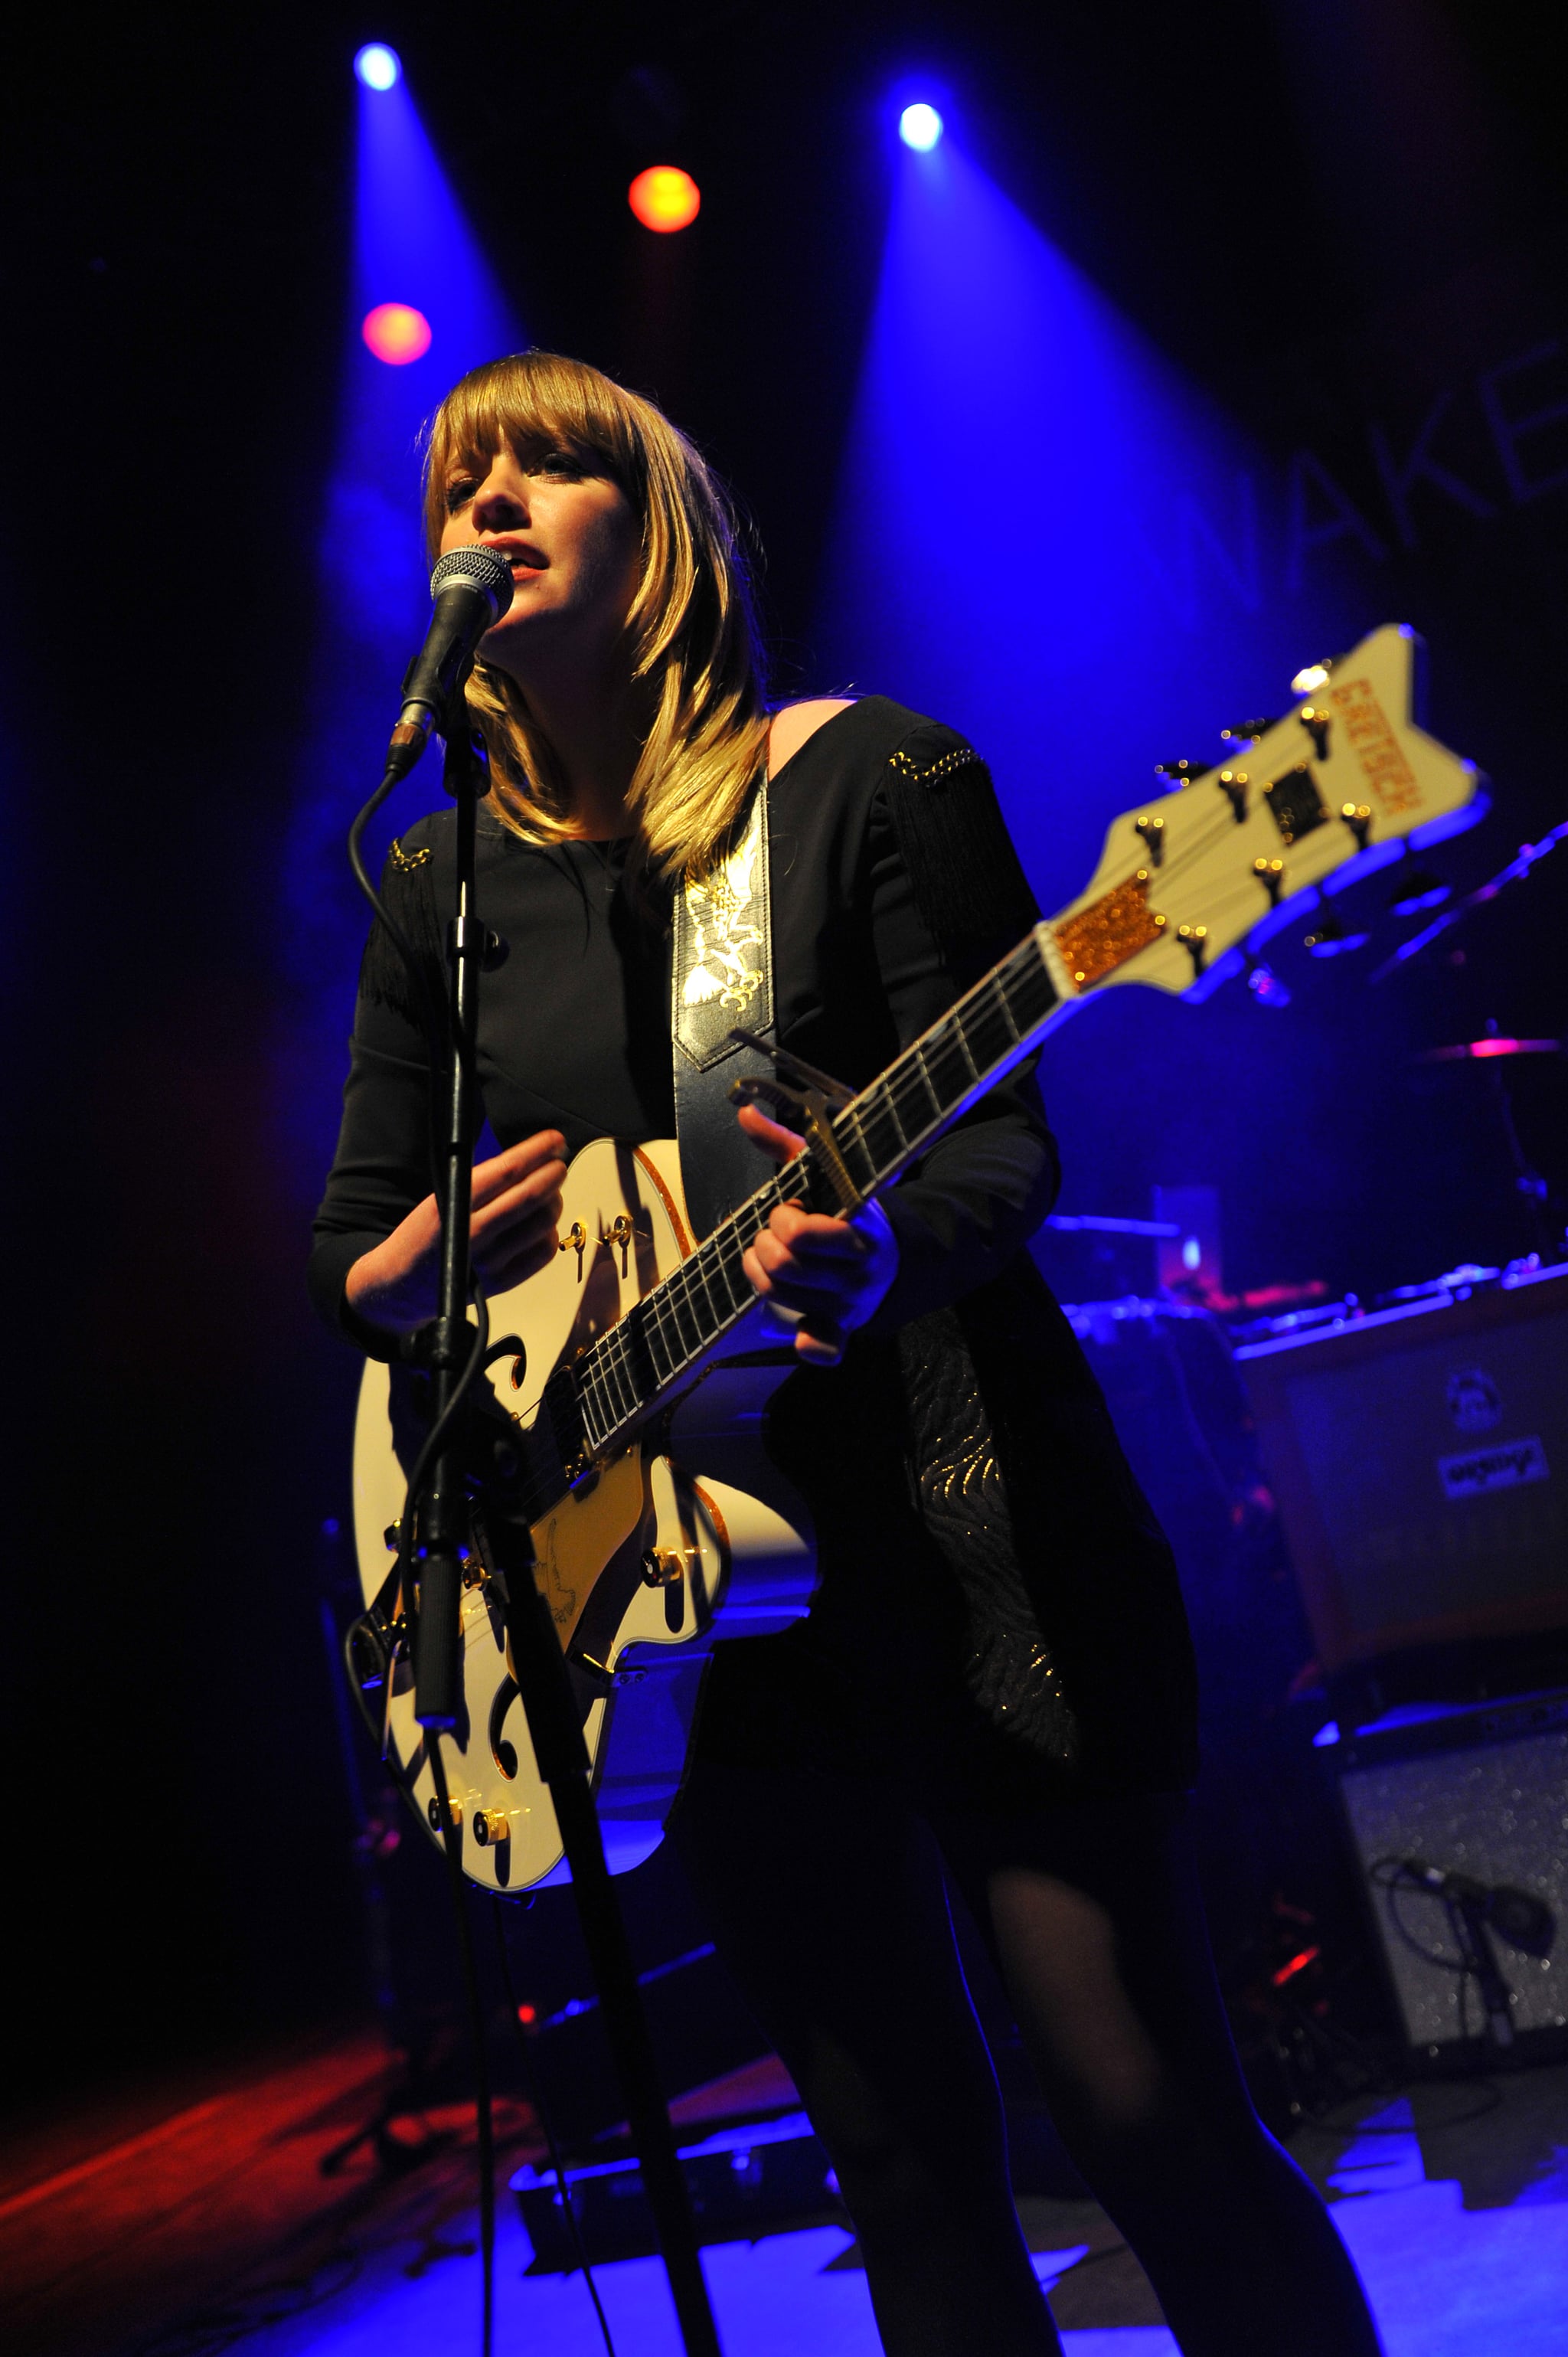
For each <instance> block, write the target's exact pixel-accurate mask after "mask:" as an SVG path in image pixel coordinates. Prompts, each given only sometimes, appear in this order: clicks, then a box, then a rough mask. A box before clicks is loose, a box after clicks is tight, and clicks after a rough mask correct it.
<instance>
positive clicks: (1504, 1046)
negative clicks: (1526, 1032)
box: [1413, 1032, 1563, 1064]
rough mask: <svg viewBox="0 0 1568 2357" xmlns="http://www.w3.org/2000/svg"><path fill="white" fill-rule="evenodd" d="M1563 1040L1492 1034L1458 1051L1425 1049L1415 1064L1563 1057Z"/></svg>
mask: <svg viewBox="0 0 1568 2357" xmlns="http://www.w3.org/2000/svg"><path fill="white" fill-rule="evenodd" d="M1562 1053H1563V1042H1562V1040H1561V1039H1503V1038H1502V1037H1501V1036H1500V1035H1499V1034H1498V1033H1496V1032H1488V1033H1487V1037H1486V1038H1485V1039H1461V1040H1460V1041H1459V1043H1458V1045H1457V1047H1454V1048H1423V1049H1422V1051H1421V1053H1420V1055H1419V1056H1417V1057H1415V1058H1414V1059H1413V1061H1414V1062H1416V1063H1418V1064H1454V1063H1458V1062H1461V1061H1462V1060H1464V1059H1465V1058H1466V1057H1467V1056H1477V1057H1479V1056H1560V1055H1561V1054H1562Z"/></svg>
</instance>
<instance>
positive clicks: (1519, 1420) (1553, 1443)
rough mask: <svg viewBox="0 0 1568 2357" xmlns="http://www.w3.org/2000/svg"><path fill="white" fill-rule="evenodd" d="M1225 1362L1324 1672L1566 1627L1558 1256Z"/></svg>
mask: <svg viewBox="0 0 1568 2357" xmlns="http://www.w3.org/2000/svg"><path fill="white" fill-rule="evenodd" d="M1236 1357H1237V1361H1238V1365H1239V1367H1240V1373H1241V1377H1242V1381H1243V1382H1244V1383H1245V1384H1246V1387H1247V1391H1248V1394H1249V1397H1250V1398H1251V1404H1252V1409H1253V1413H1254V1415H1255V1416H1256V1418H1257V1422H1258V1430H1259V1438H1260V1440H1261V1442H1262V1450H1263V1460H1264V1463H1265V1465H1266V1467H1267V1469H1268V1473H1269V1478H1270V1480H1271V1483H1272V1485H1273V1490H1274V1493H1275V1496H1276V1497H1277V1499H1278V1501H1279V1509H1280V1517H1281V1521H1282V1523H1283V1526H1284V1531H1285V1536H1286V1539H1287V1541H1288V1542H1289V1545H1290V1550H1291V1555H1292V1558H1293V1560H1294V1564H1295V1567H1296V1573H1297V1577H1298V1578H1299V1579H1300V1582H1301V1587H1302V1594H1303V1598H1304V1600H1305V1605H1306V1609H1307V1615H1308V1618H1309V1619H1310V1620H1311V1623H1312V1631H1313V1636H1314V1640H1315V1642H1316V1648H1317V1654H1318V1659H1319V1660H1320V1662H1321V1663H1322V1664H1323V1667H1324V1669H1325V1670H1326V1671H1327V1672H1328V1673H1329V1674H1331V1675H1333V1674H1336V1673H1338V1672H1340V1671H1348V1670H1351V1669H1354V1668H1356V1667H1358V1666H1359V1665H1361V1664H1364V1663H1371V1662H1375V1661H1376V1660H1378V1659H1379V1658H1380V1656H1383V1655H1387V1654H1391V1653H1396V1652H1402V1651H1403V1650H1405V1649H1406V1648H1409V1647H1415V1646H1423V1645H1434V1644H1452V1643H1455V1642H1460V1641H1466V1640H1471V1639H1477V1638H1506V1637H1510V1636H1522V1635H1526V1634H1530V1632H1535V1631H1545V1630H1561V1629H1563V1628H1568V1512H1565V1510H1564V1503H1563V1491H1564V1486H1565V1484H1568V1268H1559V1269H1545V1270H1534V1271H1525V1272H1521V1273H1520V1275H1519V1276H1518V1278H1517V1279H1510V1280H1509V1281H1507V1282H1505V1283H1504V1284H1502V1285H1499V1286H1491V1287H1481V1286H1477V1287H1476V1288H1475V1289H1473V1290H1469V1291H1467V1292H1466V1289H1465V1288H1463V1287H1459V1286H1455V1288H1454V1289H1453V1290H1451V1291H1446V1292H1440V1293H1439V1294H1437V1295H1436V1296H1435V1297H1433V1298H1431V1299H1427V1300H1422V1301H1414V1302H1409V1303H1405V1304H1402V1305H1401V1306H1400V1307H1399V1308H1393V1309H1383V1310H1376V1311H1373V1312H1372V1313H1371V1314H1370V1315H1369V1316H1367V1317H1354V1318H1345V1319H1343V1320H1339V1321H1337V1322H1336V1323H1335V1324H1333V1325H1331V1326H1328V1327H1317V1328H1315V1329H1309V1330H1307V1331H1305V1332H1301V1333H1287V1334H1282V1335H1276V1336H1273V1337H1271V1338H1269V1339H1268V1340H1263V1341H1259V1342H1251V1343H1246V1344H1244V1345H1243V1346H1242V1347H1241V1348H1240V1350H1239V1351H1237V1353H1236Z"/></svg>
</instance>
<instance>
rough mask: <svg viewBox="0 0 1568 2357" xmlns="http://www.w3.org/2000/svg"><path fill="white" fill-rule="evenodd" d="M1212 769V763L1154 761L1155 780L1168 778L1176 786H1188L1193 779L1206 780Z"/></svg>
mask: <svg viewBox="0 0 1568 2357" xmlns="http://www.w3.org/2000/svg"><path fill="white" fill-rule="evenodd" d="M1213 767H1214V764H1213V762H1212V761H1156V762H1155V777H1156V778H1170V779H1171V780H1174V782H1175V783H1176V786H1177V787H1178V788H1180V787H1182V786H1189V785H1190V784H1191V783H1192V780H1194V778H1206V777H1207V776H1208V772H1209V770H1211V769H1212V768H1213Z"/></svg>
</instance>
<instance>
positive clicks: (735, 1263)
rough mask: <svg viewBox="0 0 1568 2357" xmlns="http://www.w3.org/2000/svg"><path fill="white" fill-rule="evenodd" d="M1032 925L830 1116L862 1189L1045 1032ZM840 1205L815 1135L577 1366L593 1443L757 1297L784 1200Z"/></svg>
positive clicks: (638, 1408) (1048, 992)
mask: <svg viewBox="0 0 1568 2357" xmlns="http://www.w3.org/2000/svg"><path fill="white" fill-rule="evenodd" d="M1046 935H1047V928H1046V927H1045V926H1043V925H1040V926H1036V929H1035V931H1033V932H1032V933H1030V934H1029V935H1028V936H1027V938H1026V940H1025V941H1023V942H1020V943H1019V945H1018V947H1017V948H1016V949H1015V951H1013V952H1012V953H1011V955H1010V956H1008V957H1005V958H1004V959H1003V961H1002V963H1001V964H1000V965H997V966H993V968H992V970H991V972H990V973H989V974H986V975H985V976H984V978H983V980H982V981H980V982H978V983H976V984H975V985H974V987H973V988H972V990H970V991H967V992H966V993H965V994H964V996H962V997H961V999H959V1000H958V1002H957V1003H956V1005H954V1006H950V1008H949V1009H948V1011H947V1013H946V1014H945V1015H944V1016H942V1017H941V1018H940V1021H938V1022H936V1023H934V1024H933V1025H932V1026H931V1028H930V1029H929V1031H926V1032H923V1033H922V1034H921V1036H920V1038H919V1039H917V1040H916V1041H915V1042H914V1043H913V1045H912V1046H910V1047H908V1048H907V1049H905V1050H904V1052H903V1054H902V1055H901V1056H899V1057H898V1059H897V1061H896V1062H895V1063H893V1064H891V1065H890V1066H889V1067H888V1069H887V1071H886V1072H884V1073H883V1074H882V1075H881V1077H880V1078H879V1079H878V1080H875V1081H874V1082H872V1084H871V1086H870V1087H869V1088H867V1089H865V1090H863V1091H862V1092H861V1093H860V1095H859V1096H857V1097H856V1098H855V1099H854V1102H853V1103H851V1104H849V1105H847V1106H845V1108H844V1109H843V1112H842V1113H839V1114H834V1116H833V1118H832V1133H833V1138H834V1141H835V1143H836V1145H837V1146H838V1150H839V1153H840V1154H841V1156H842V1157H843V1162H844V1165H845V1168H847V1170H848V1172H849V1175H850V1177H851V1179H853V1180H854V1184H855V1186H856V1188H857V1189H859V1191H860V1193H861V1194H862V1195H863V1196H865V1195H870V1194H871V1193H873V1192H874V1191H875V1189H876V1188H878V1187H886V1186H887V1185H889V1184H890V1183H891V1181H892V1180H893V1179H897V1177H898V1175H899V1173H900V1172H901V1171H903V1170H904V1169H906V1168H908V1165H909V1163H910V1162H912V1161H913V1160H914V1159H915V1157H916V1156H917V1155H918V1154H919V1153H920V1152H921V1151H922V1150H923V1148H924V1147H925V1146H928V1145H929V1144H930V1143H931V1142H932V1140H933V1139H934V1138H935V1137H936V1136H937V1135H939V1134H940V1132H941V1131H942V1130H943V1129H946V1128H948V1127H950V1125H951V1124H952V1123H953V1122H955V1121H956V1120H958V1118H959V1117H960V1115H961V1114H964V1113H966V1112H967V1111H968V1109H969V1107H970V1106H971V1105H972V1104H974V1103H976V1102H977V1101H978V1100H979V1099H980V1098H981V1097H983V1095H984V1094H985V1093H986V1092H987V1090H989V1089H992V1088H994V1087H995V1085H996V1083H997V1082H998V1081H1000V1080H1002V1079H1004V1077H1005V1076H1006V1074H1007V1073H1008V1072H1009V1071H1012V1069H1013V1068H1014V1066H1015V1065H1016V1064H1019V1063H1021V1062H1022V1061H1023V1060H1024V1058H1025V1057H1026V1056H1027V1055H1028V1054H1029V1053H1030V1052H1031V1050H1032V1049H1034V1048H1035V1047H1036V1045H1037V1044H1038V1041H1039V1039H1040V1036H1041V1034H1042V1033H1043V1031H1044V1029H1045V1027H1046V1024H1047V1020H1048V1018H1049V1017H1050V1015H1051V1013H1052V1010H1053V1009H1054V1007H1055V1006H1056V1004H1057V993H1056V989H1055V987H1054V985H1053V984H1052V981H1051V977H1050V974H1049V971H1048V969H1047V963H1046V955H1045V947H1044V943H1045V939H1046ZM789 1202H797V1203H803V1204H804V1205H805V1206H806V1207H807V1208H808V1209H809V1210H811V1211H830V1212H831V1211H836V1210H837V1208H838V1199H837V1197H836V1196H835V1194H834V1192H833V1189H832V1185H831V1183H830V1181H829V1179H828V1177H827V1174H826V1172H825V1171H824V1170H823V1169H822V1167H821V1158H820V1155H819V1153H818V1150H817V1149H816V1148H814V1147H813V1146H811V1145H808V1146H807V1147H806V1149H805V1151H804V1152H803V1153H802V1154H800V1156H798V1157H797V1158H796V1159H795V1160H794V1161H793V1162H789V1163H787V1164H786V1165H785V1166H784V1167H783V1168H782V1169H780V1170H779V1172H778V1174H777V1175H776V1176H775V1177H774V1178H772V1179H769V1180H768V1182H767V1184H766V1185H765V1186H762V1187H759V1188H758V1189H757V1192H756V1194H755V1195H752V1196H750V1197H748V1198H747V1200H746V1202H744V1203H743V1204H742V1205H741V1207H740V1209H739V1210H738V1211H735V1212H733V1213H732V1214H731V1216H730V1217H729V1218H728V1219H727V1220H725V1221H722V1222H720V1224H719V1226H718V1227H716V1228H715V1229H714V1232H713V1233H712V1235H710V1236H709V1237H707V1238H706V1239H705V1241H704V1242H703V1243H701V1244H699V1245H698V1247H697V1249H696V1250H695V1251H694V1252H693V1253H692V1254H689V1255H688V1257H687V1258H686V1259H685V1260H683V1261H682V1263H681V1265H680V1267H679V1268H677V1269H675V1270H673V1271H671V1275H669V1276H667V1277H666V1278H665V1279H664V1281H663V1282H662V1284H660V1285H659V1286H655V1288H654V1289H653V1291H652V1292H651V1293H650V1294H647V1295H645V1296H644V1297H643V1298H642V1300H640V1301H639V1302H638V1303H637V1304H636V1305H635V1307H634V1308H632V1309H631V1310H629V1311H628V1314H627V1315H626V1316H625V1317H624V1318H621V1319H620V1320H619V1322H618V1324H617V1325H615V1326H613V1327H612V1328H611V1329H610V1330H609V1332H608V1333H607V1334H604V1335H601V1337H600V1338H599V1340H598V1341H597V1342H596V1343H595V1344H594V1345H593V1347H592V1348H591V1349H590V1350H588V1351H585V1353H584V1354H583V1356H582V1358H581V1359H579V1360H578V1361H576V1364H575V1366H574V1368H573V1369H572V1370H571V1373H572V1378H573V1383H574V1388H575V1393H576V1402H577V1410H578V1414H579V1415H580V1417H581V1421H582V1431H583V1438H584V1443H585V1448H586V1452H587V1454H588V1455H589V1456H590V1457H596V1456H598V1455H599V1454H600V1452H601V1451H602V1450H604V1449H605V1448H607V1447H608V1446H609V1445H610V1444H611V1443H612V1442H613V1441H614V1440H615V1439H616V1437H617V1436H618V1434H620V1433H621V1432H622V1431H624V1430H625V1429H626V1427H627V1426H630V1425H632V1424H634V1423H636V1422H637V1421H638V1420H639V1418H640V1417H642V1416H644V1415H647V1413H648V1412H649V1410H650V1408H651V1407H652V1406H653V1405H656V1404H657V1402H658V1401H659V1399H660V1395H661V1394H664V1393H665V1392H667V1391H670V1390H671V1389H672V1388H674V1387H675V1386H676V1385H677V1384H679V1383H680V1382H681V1381H682V1377H684V1376H686V1375H688V1374H689V1373H690V1372H691V1371H692V1370H693V1368H694V1367H695V1366H696V1365H697V1364H698V1362H699V1361H701V1360H702V1359H703V1357H705V1356H706V1354H707V1353H708V1352H709V1351H711V1350H712V1349H713V1347H714V1343H715V1342H717V1341H719V1340H722V1339H723V1337H724V1335H725V1333H726V1332H727V1331H728V1329H730V1328H731V1327H732V1326H734V1325H735V1324H736V1322H737V1321H738V1319H739V1318H741V1317H742V1316H743V1315H744V1314H745V1312H746V1310H747V1309H749V1308H752V1306H753V1305H754V1303H755V1301H756V1298H757V1297H756V1295H755V1294H754V1293H753V1291H752V1288H751V1286H750V1283H749V1281H748V1280H747V1277H746V1271H745V1269H744V1268H743V1266H742V1265H741V1264H742V1260H743V1258H744V1256H745V1254H746V1250H747V1248H748V1246H749V1245H750V1244H751V1243H754V1242H755V1240H756V1238H757V1235H758V1233H759V1232H760V1231H761V1230H762V1229H763V1228H764V1227H766V1225H767V1224H768V1217H769V1215H770V1214H771V1213H772V1211H774V1210H775V1209H776V1208H777V1207H778V1206H779V1204H780V1203H789Z"/></svg>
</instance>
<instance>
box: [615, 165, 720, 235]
mask: <svg viewBox="0 0 1568 2357" xmlns="http://www.w3.org/2000/svg"><path fill="white" fill-rule="evenodd" d="M626 200H627V202H628V205H629V206H630V207H631V209H632V211H633V212H634V213H635V214H636V215H637V218H638V220H639V221H640V222H641V223H642V226H643V228H644V229H657V230H662V231H668V230H673V229H684V228H686V227H687V225H688V223H690V222H692V221H695V220H696V218H697V215H698V213H699V212H700V211H701V210H702V205H703V198H702V192H701V190H700V189H699V188H698V187H697V183H696V182H695V180H693V178H692V175H691V174H690V172H682V171H681V170H680V169H679V167H677V166H676V165H674V164H650V166H649V167H648V169H647V171H646V172H639V174H638V176H637V178H636V179H635V180H634V181H633V182H632V184H631V186H630V188H628V190H627V192H626Z"/></svg>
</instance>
